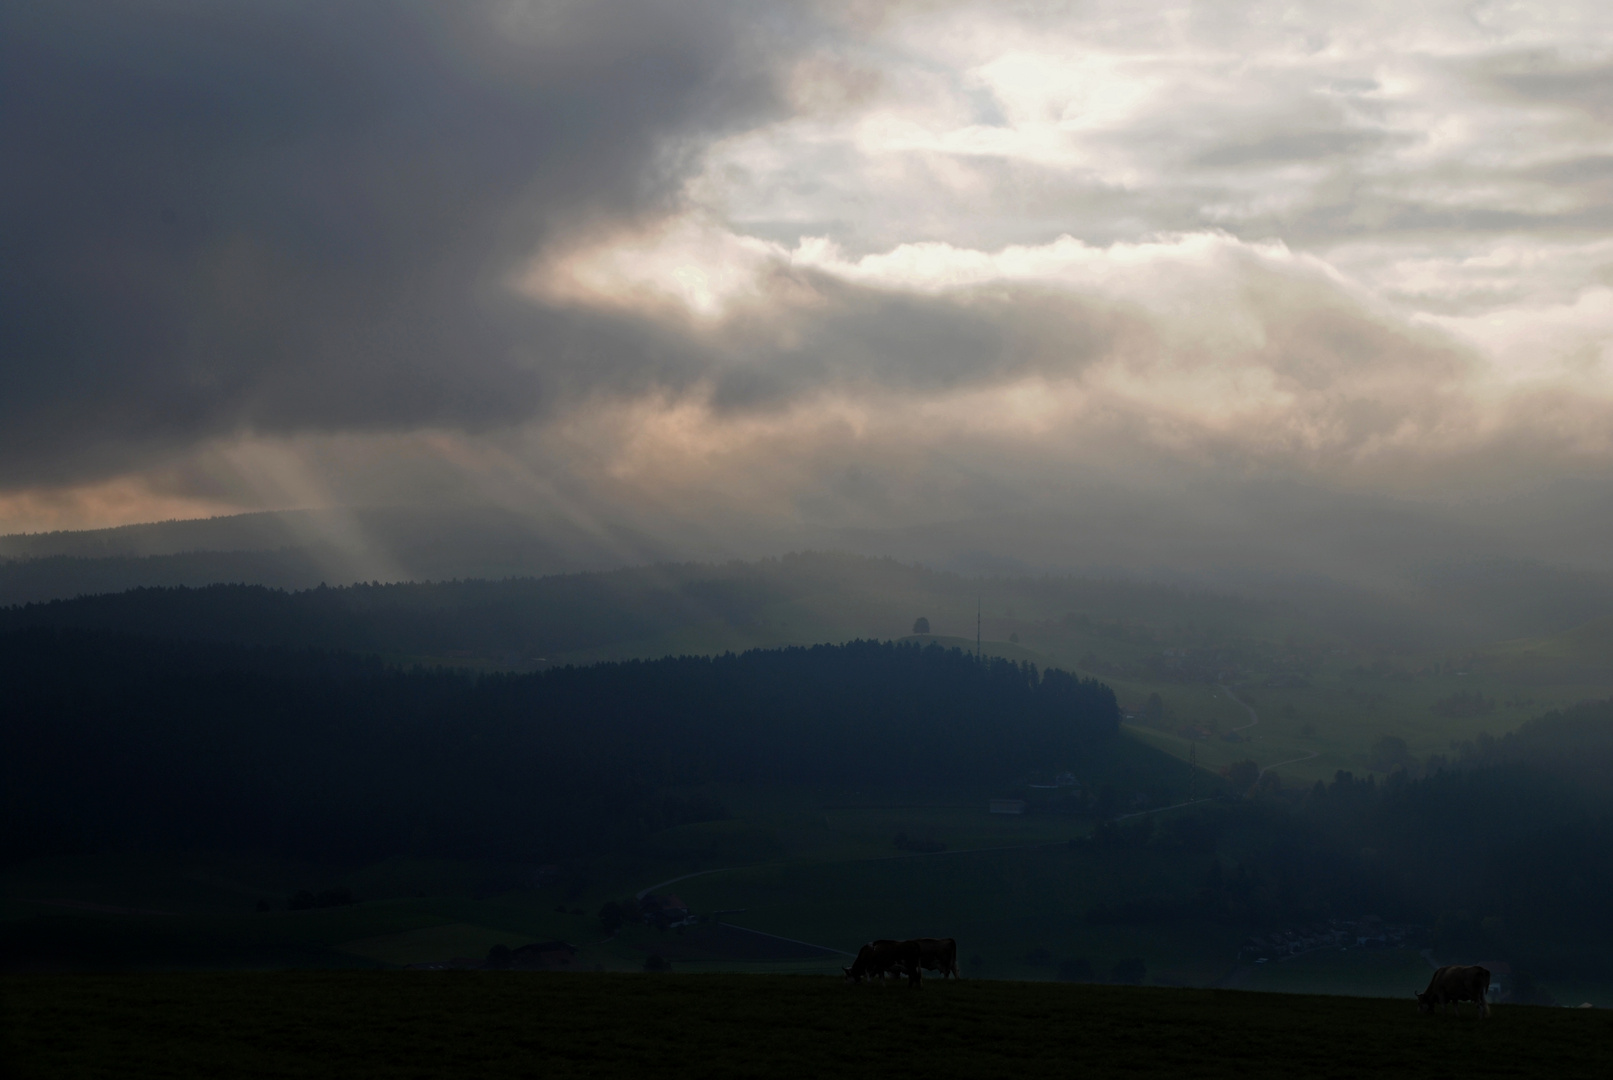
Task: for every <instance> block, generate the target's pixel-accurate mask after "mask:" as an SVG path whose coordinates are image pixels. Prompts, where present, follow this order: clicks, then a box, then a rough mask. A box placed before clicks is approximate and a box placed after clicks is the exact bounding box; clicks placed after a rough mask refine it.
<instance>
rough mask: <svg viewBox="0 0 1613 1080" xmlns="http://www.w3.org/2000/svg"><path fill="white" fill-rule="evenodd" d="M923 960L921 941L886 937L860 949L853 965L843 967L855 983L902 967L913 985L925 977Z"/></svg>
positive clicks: (847, 976)
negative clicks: (922, 967)
mask: <svg viewBox="0 0 1613 1080" xmlns="http://www.w3.org/2000/svg"><path fill="white" fill-rule="evenodd" d="M922 962H923V957H922V953H921V952H920V949H919V943H918V942H916V941H891V940H890V939H888V938H882V939H880V940H879V941H870V942H869V943H868V944H866V945H864V946H863V947H862V948H861V949H858V950H857V958H856V959H855V960H853V961H852V962H851V966H850V967H842V968H841V969H840V970H841V971H844V972H845V973H846V978H848V979H850V980H851V981H852V982H854V983H855V982H862V981H863V980H864V979H873V978H875V977H876V976H881V975H885V974H887V973H889V972H892V971H898V972H901V973H902V974H905V975H906V976H907V984H908V985H909V986H915V987H916V986H918V985H919V982H920V978H921V976H920V974H919V973H920V970H921V965H922Z"/></svg>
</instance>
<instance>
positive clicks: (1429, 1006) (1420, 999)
mask: <svg viewBox="0 0 1613 1080" xmlns="http://www.w3.org/2000/svg"><path fill="white" fill-rule="evenodd" d="M1414 996H1415V997H1416V998H1417V1011H1418V1012H1420V1013H1431V1012H1433V1011H1434V995H1433V994H1431V993H1429V992H1427V991H1423V992H1422V993H1420V994H1415V995H1414Z"/></svg>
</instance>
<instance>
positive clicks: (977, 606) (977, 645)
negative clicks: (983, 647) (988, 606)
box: [975, 594, 980, 664]
mask: <svg viewBox="0 0 1613 1080" xmlns="http://www.w3.org/2000/svg"><path fill="white" fill-rule="evenodd" d="M975 663H977V664H978V663H980V596H979V595H978V594H976V596H975Z"/></svg>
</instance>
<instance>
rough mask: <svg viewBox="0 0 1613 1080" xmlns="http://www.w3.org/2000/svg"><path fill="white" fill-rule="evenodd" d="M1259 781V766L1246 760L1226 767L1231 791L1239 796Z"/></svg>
mask: <svg viewBox="0 0 1613 1080" xmlns="http://www.w3.org/2000/svg"><path fill="white" fill-rule="evenodd" d="M1259 779H1260V766H1259V765H1256V764H1255V763H1254V762H1253V761H1250V760H1249V759H1248V758H1245V759H1244V760H1242V761H1234V762H1233V763H1232V764H1231V765H1228V766H1227V780H1228V781H1230V782H1231V784H1232V789H1233V790H1234V791H1236V792H1238V793H1239V794H1240V795H1241V794H1242V793H1243V792H1245V791H1248V790H1249V789H1250V788H1252V787H1254V786H1255V781H1256V780H1259Z"/></svg>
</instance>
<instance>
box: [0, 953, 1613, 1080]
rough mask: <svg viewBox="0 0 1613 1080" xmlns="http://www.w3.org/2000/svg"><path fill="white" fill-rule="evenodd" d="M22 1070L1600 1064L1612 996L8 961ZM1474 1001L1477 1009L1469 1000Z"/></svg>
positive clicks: (705, 1072) (1126, 1070)
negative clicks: (1575, 1006)
mask: <svg viewBox="0 0 1613 1080" xmlns="http://www.w3.org/2000/svg"><path fill="white" fill-rule="evenodd" d="M0 993H3V994H4V997H5V1002H4V1003H5V1006H6V1013H7V1015H8V1017H9V1018H10V1019H9V1021H8V1025H7V1027H8V1031H7V1041H8V1043H9V1046H8V1050H9V1052H10V1056H11V1059H12V1063H13V1066H14V1067H15V1068H16V1069H17V1072H16V1075H17V1076H19V1077H43V1076H65V1075H113V1074H116V1075H119V1076H156V1075H163V1076H172V1075H197V1074H203V1073H209V1074H211V1073H227V1074H228V1075H231V1076H238V1077H284V1076H294V1075H297V1076H301V1075H320V1074H332V1073H340V1074H341V1075H343V1076H352V1077H405V1076H408V1077H414V1076H422V1075H438V1076H440V1075H475V1076H483V1077H499V1076H531V1075H543V1076H547V1077H569V1076H602V1075H615V1076H622V1075H634V1074H643V1075H655V1076H699V1077H752V1076H764V1075H765V1076H803V1077H822V1076H833V1075H840V1074H843V1073H857V1072H861V1071H865V1070H866V1069H867V1068H868V1067H869V1065H870V1063H875V1062H885V1061H897V1062H899V1063H900V1068H901V1069H902V1071H912V1072H915V1073H917V1074H919V1075H923V1076H967V1077H978V1076H1008V1075H1038V1074H1047V1075H1063V1074H1064V1073H1066V1072H1070V1071H1078V1072H1079V1073H1080V1075H1082V1076H1127V1077H1132V1076H1205V1077H1220V1076H1225V1077H1236V1078H1238V1080H1248V1078H1251V1077H1291V1076H1314V1077H1354V1076H1362V1075H1371V1074H1385V1075H1397V1076H1460V1077H1464V1078H1473V1077H1487V1076H1523V1075H1530V1076H1554V1077H1600V1076H1601V1075H1603V1073H1604V1072H1605V1069H1606V1064H1607V1062H1606V1045H1607V1039H1608V1036H1609V1034H1610V1032H1613V1024H1610V1021H1609V1020H1608V1014H1607V1013H1606V1012H1605V1011H1603V1010H1599V1009H1598V1010H1566V1009H1543V1008H1532V1007H1529V1006H1500V1007H1498V1008H1497V1009H1496V1010H1495V1015H1493V1016H1491V1017H1489V1018H1488V1019H1482V1020H1481V1019H1479V1018H1477V1017H1475V1016H1473V1015H1472V1014H1471V1012H1470V1013H1469V1014H1468V1015H1466V1016H1451V1015H1442V1016H1421V1015H1418V1013H1417V1011H1416V1007H1415V1005H1414V1004H1413V1003H1412V1002H1411V1001H1410V999H1409V996H1408V998H1407V999H1406V1000H1404V1001H1384V1000H1372V999H1360V998H1357V999H1351V998H1315V997H1299V996H1283V995H1275V994H1249V993H1239V992H1236V991H1220V992H1216V991H1194V990H1168V989H1141V988H1126V987H1099V986H1077V985H1069V984H1064V985H1060V984H1050V983H1011V982H988V981H976V980H971V981H965V982H949V983H937V982H934V981H929V982H927V984H926V986H925V987H924V989H922V990H920V991H917V992H911V991H908V990H907V989H905V988H901V987H895V986H885V987H881V986H846V985H842V984H841V982H840V980H838V979H834V978H826V977H822V976H819V977H808V976H796V977H789V976H756V975H705V976H679V975H595V974H542V973H517V972H506V973H497V972H478V973H460V974H456V973H441V972H420V973H387V974H375V973H347V974H343V973H299V972H286V973H275V974H267V973H233V974H209V975H176V974H170V975H144V976H72V977H62V976H56V977H51V976H32V977H19V976H10V977H6V978H5V979H4V981H3V982H0ZM1469 1009H1471V1006H1469Z"/></svg>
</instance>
